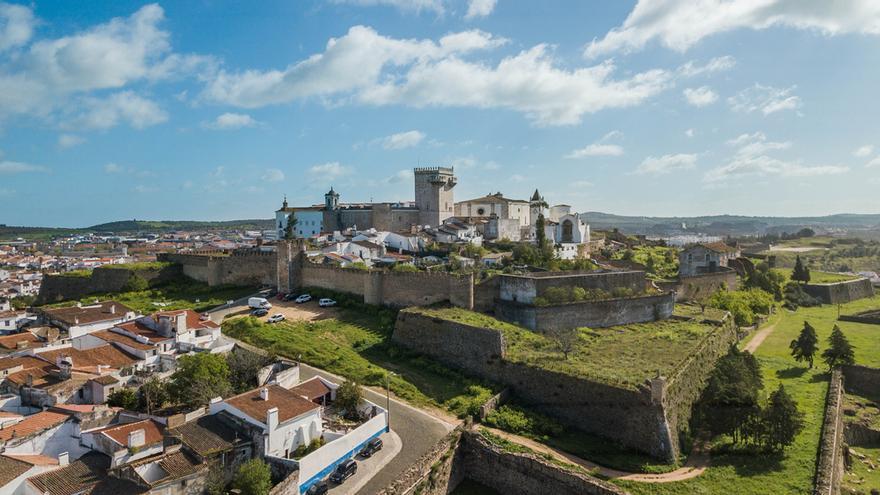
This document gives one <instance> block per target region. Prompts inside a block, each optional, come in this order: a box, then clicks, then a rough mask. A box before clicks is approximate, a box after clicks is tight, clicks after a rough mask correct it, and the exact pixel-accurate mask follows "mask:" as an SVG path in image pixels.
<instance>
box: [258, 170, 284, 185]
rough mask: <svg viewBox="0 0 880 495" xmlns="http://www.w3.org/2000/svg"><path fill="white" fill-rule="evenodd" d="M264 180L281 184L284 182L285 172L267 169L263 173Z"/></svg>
mask: <svg viewBox="0 0 880 495" xmlns="http://www.w3.org/2000/svg"><path fill="white" fill-rule="evenodd" d="M263 180H264V181H267V182H281V181H283V180H284V172H282V171H281V170H278V169H277V168H267V169H266V171H265V172H263Z"/></svg>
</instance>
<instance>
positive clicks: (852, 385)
mask: <svg viewBox="0 0 880 495" xmlns="http://www.w3.org/2000/svg"><path fill="white" fill-rule="evenodd" d="M841 369H842V370H843V376H844V379H845V380H846V391H847V392H849V393H853V394H856V395H861V396H862V397H868V398H871V399H880V369H878V368H869V367H867V366H856V365H853V366H843V367H842V368H841Z"/></svg>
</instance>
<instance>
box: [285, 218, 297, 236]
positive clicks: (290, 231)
mask: <svg viewBox="0 0 880 495" xmlns="http://www.w3.org/2000/svg"><path fill="white" fill-rule="evenodd" d="M296 224H297V219H296V214H295V213H293V212H291V213H290V215H287V226H286V227H284V238H285V239H287V240H288V241H289V240H291V239H293V238H295V237H296Z"/></svg>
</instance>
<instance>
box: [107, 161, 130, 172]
mask: <svg viewBox="0 0 880 495" xmlns="http://www.w3.org/2000/svg"><path fill="white" fill-rule="evenodd" d="M123 171H125V168H124V167H121V166H119V165H118V164H116V163H108V164H106V165H104V172H106V173H108V174H120V173H122V172H123Z"/></svg>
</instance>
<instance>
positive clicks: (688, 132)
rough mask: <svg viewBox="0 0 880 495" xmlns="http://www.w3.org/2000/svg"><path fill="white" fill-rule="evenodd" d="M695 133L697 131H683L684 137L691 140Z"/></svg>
mask: <svg viewBox="0 0 880 495" xmlns="http://www.w3.org/2000/svg"><path fill="white" fill-rule="evenodd" d="M696 132H697V131H695V130H694V129H688V130H686V131H684V135H685V136H687V137H689V138H692V137H694V134H696Z"/></svg>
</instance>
